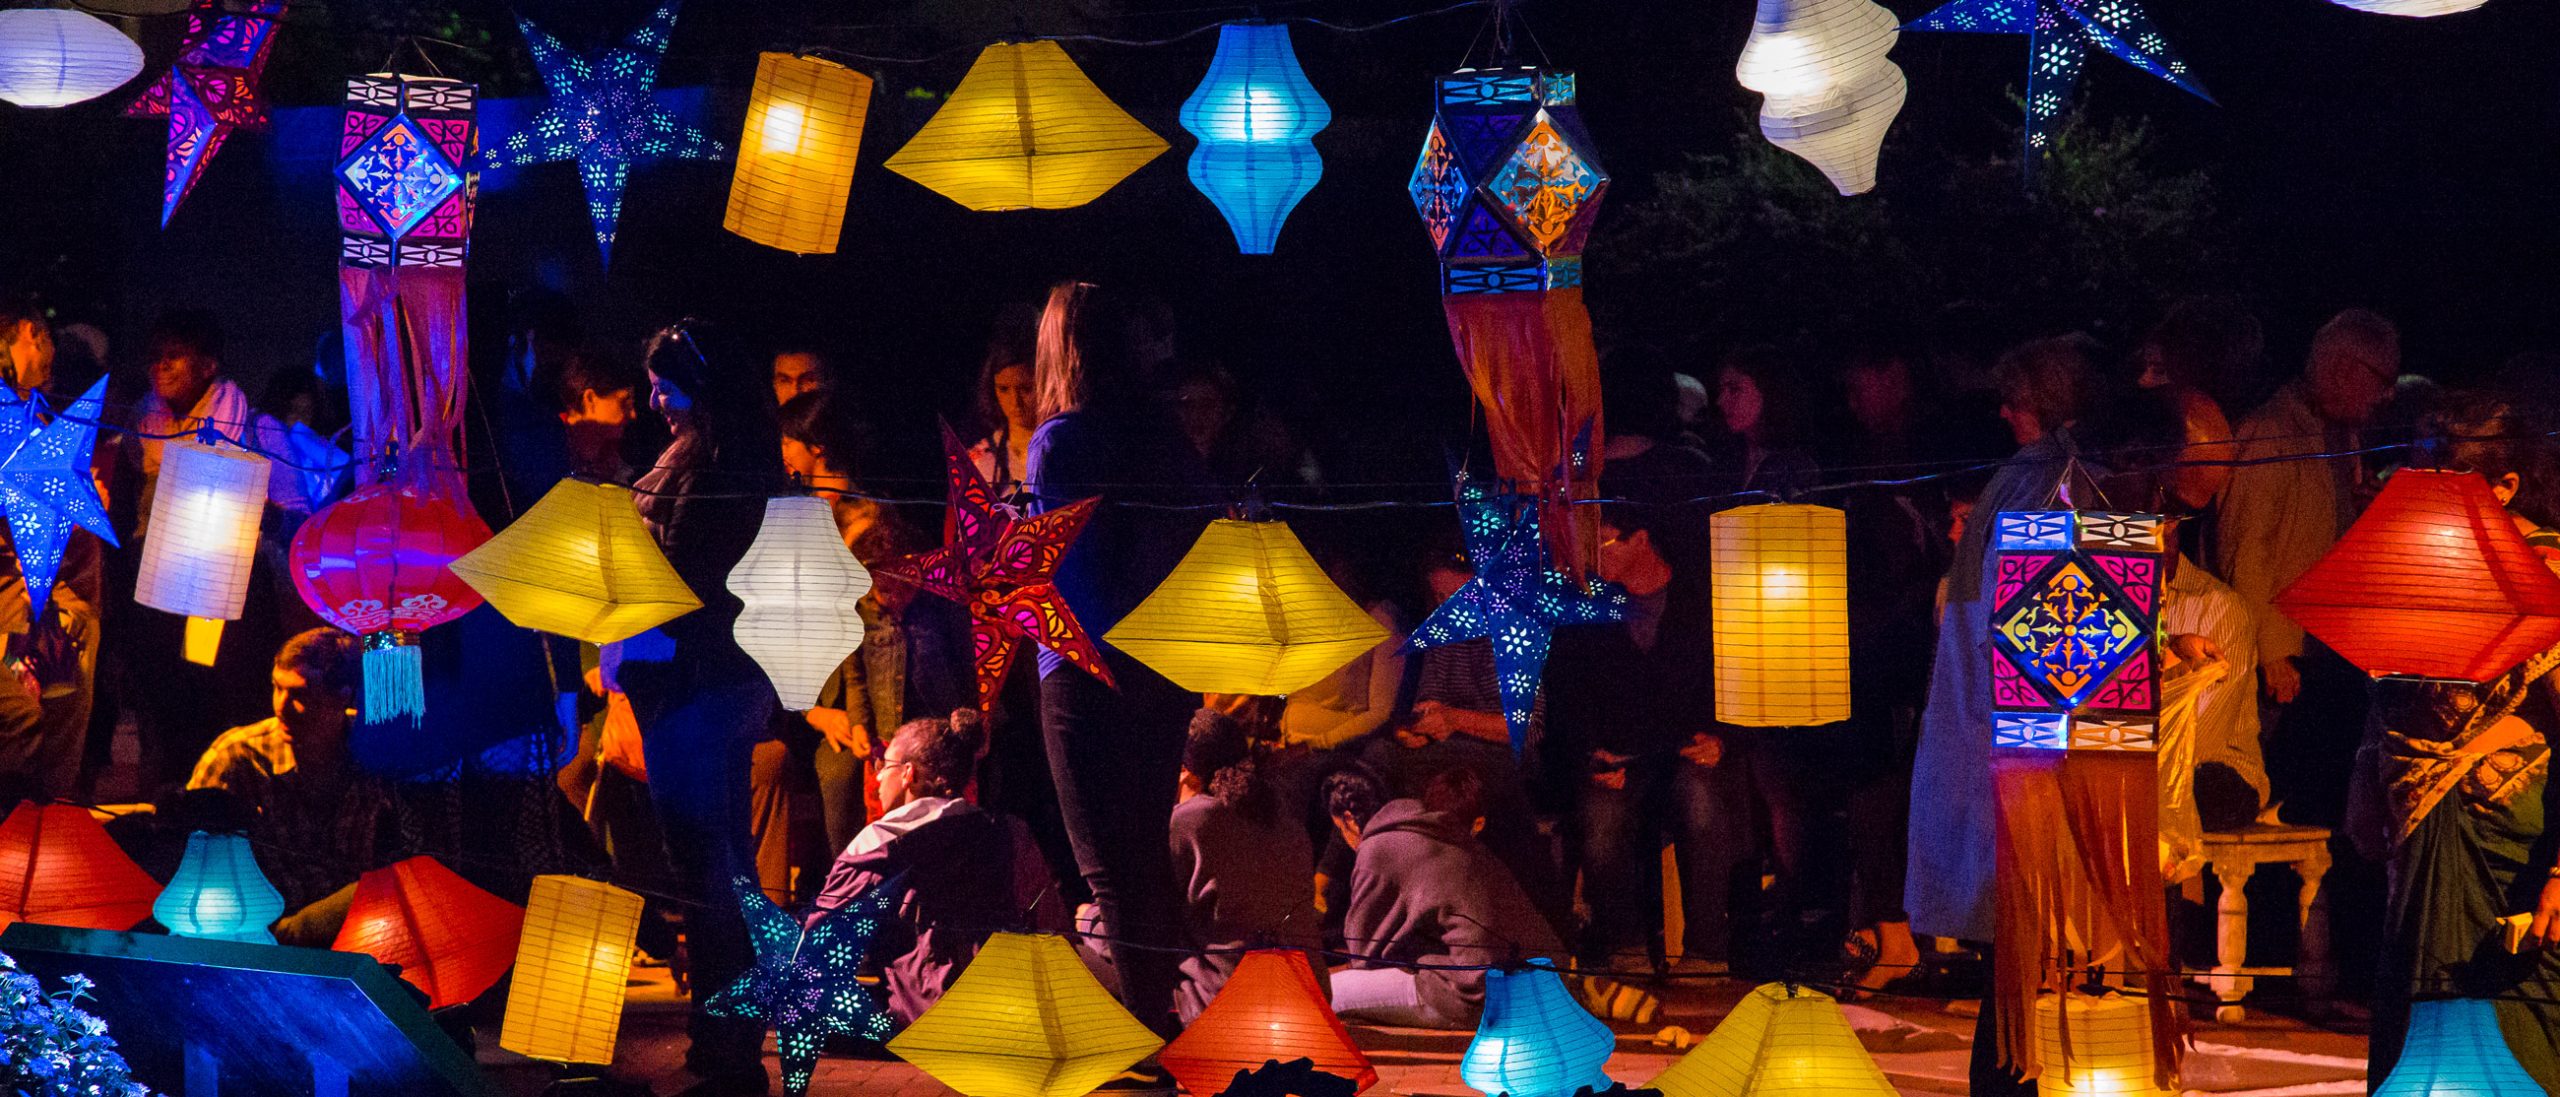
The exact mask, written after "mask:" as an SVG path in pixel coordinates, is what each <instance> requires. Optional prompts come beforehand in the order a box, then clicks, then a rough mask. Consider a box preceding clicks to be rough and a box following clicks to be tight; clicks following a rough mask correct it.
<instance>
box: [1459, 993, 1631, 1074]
mask: <svg viewBox="0 0 2560 1097" xmlns="http://www.w3.org/2000/svg"><path fill="white" fill-rule="evenodd" d="M1530 965H1531V966H1529V967H1527V968H1524V969H1521V970H1519V971H1488V972H1486V973H1485V976H1484V1020H1483V1021H1482V1022H1480V1023H1478V1024H1477V1026H1476V1038H1475V1042H1473V1043H1470V1044H1468V1045H1467V1054H1466V1058H1464V1059H1462V1060H1460V1061H1459V1063H1458V1077H1459V1079H1460V1080H1462V1081H1464V1082H1466V1084H1467V1086H1468V1087H1469V1088H1471V1089H1476V1090H1481V1091H1483V1092H1484V1093H1485V1094H1486V1097H1501V1095H1503V1094H1509V1095H1510V1097H1572V1095H1573V1094H1574V1093H1575V1092H1576V1091H1578V1090H1581V1089H1583V1088H1585V1087H1588V1088H1590V1089H1593V1090H1603V1089H1607V1088H1609V1085H1610V1082H1609V1076H1608V1075H1606V1074H1603V1073H1601V1070H1600V1068H1601V1067H1602V1066H1604V1065H1606V1064H1607V1063H1608V1062H1609V1053H1610V1052H1612V1051H1615V1050H1617V1047H1618V1037H1617V1036H1616V1034H1614V1033H1611V1032H1610V1031H1609V1026H1608V1025H1605V1024H1602V1023H1601V1022H1600V1019H1599V1018H1597V1017H1594V1016H1592V1015H1591V1011H1589V1010H1586V1009H1584V1008H1582V1003H1580V1002H1576V1001H1574V1000H1573V992H1572V991H1571V990H1568V989H1566V988H1565V985H1564V979H1563V978H1562V977H1561V976H1559V975H1557V974H1556V970H1555V967H1554V966H1553V965H1551V964H1549V963H1547V962H1546V961H1543V960H1533V961H1531V962H1530Z"/></svg>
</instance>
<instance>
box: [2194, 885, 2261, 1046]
mask: <svg viewBox="0 0 2560 1097" xmlns="http://www.w3.org/2000/svg"><path fill="white" fill-rule="evenodd" d="M2257 872H2258V866H2257V865H2254V864H2249V863H2245V862H2243V863H2239V864H2230V865H2223V864H2217V865H2214V866H2213V875H2214V878H2215V879H2217V880H2220V881H2222V898H2221V899H2220V900H2218V901H2216V902H2215V903H2214V908H2213V911H2214V917H2213V946H2214V949H2213V959H2214V965H2213V974H2212V976H2210V977H2209V978H2207V979H2206V980H2205V985H2207V986H2209V987H2211V988H2212V989H2213V994H2214V997H2216V998H2219V999H2221V1000H2222V1005H2221V1006H2220V1007H2218V1008H2216V1009H2215V1010H2214V1011H2213V1019H2214V1020H2216V1021H2221V1022H2223V1023H2225V1024H2229V1023H2232V1022H2235V1021H2238V1020H2240V1019H2241V1018H2242V1017H2244V1016H2246V1013H2245V1012H2244V1011H2243V1010H2242V1009H2241V1008H2240V999H2242V998H2243V997H2246V996H2247V995H2248V993H2249V991H2250V989H2251V987H2253V986H2254V985H2255V983H2256V981H2255V980H2253V979H2251V978H2249V977H2248V976H2246V975H2242V974H2240V969H2241V968H2243V967H2247V966H2248V964H2249V878H2250V877H2252V876H2255V875H2257Z"/></svg>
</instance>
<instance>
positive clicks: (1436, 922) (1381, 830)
mask: <svg viewBox="0 0 2560 1097" xmlns="http://www.w3.org/2000/svg"><path fill="white" fill-rule="evenodd" d="M1475 784H1476V782H1475V779H1474V776H1473V775H1472V774H1471V773H1469V772H1468V771H1467V770H1465V769H1462V768H1453V769H1448V770H1443V771H1441V772H1439V773H1436V774H1433V775H1432V776H1431V778H1430V779H1429V780H1428V781H1426V782H1425V785H1424V792H1423V797H1422V799H1419V800H1392V801H1389V802H1388V803H1387V804H1386V805H1385V806H1383V807H1380V808H1378V809H1377V811H1376V813H1374V814H1372V815H1370V816H1369V817H1367V818H1365V819H1363V818H1358V817H1355V816H1353V815H1351V814H1349V813H1345V814H1343V815H1339V816H1336V817H1335V819H1334V825H1335V826H1336V827H1338V828H1340V829H1341V831H1342V837H1343V841H1345V842H1347V843H1349V844H1350V845H1351V847H1352V849H1353V851H1354V853H1355V857H1356V860H1355V861H1354V862H1353V865H1352V869H1351V905H1350V908H1349V910H1348V911H1346V912H1345V914H1344V917H1343V925H1342V932H1343V938H1344V940H1345V941H1346V942H1347V946H1348V949H1349V951H1351V952H1354V953H1365V954H1367V955H1369V956H1370V957H1372V959H1369V960H1363V961H1358V962H1356V963H1354V964H1353V965H1352V967H1351V969H1349V970H1344V971H1337V972H1335V973H1334V975H1333V1008H1334V1010H1335V1012H1338V1013H1340V1014H1342V1015H1343V1016H1344V1017H1345V1018H1347V1019H1352V1020H1360V1021H1366V1022H1370V1023H1373V1024H1389V1025H1412V1026H1419V1027H1425V1028H1450V1029H1468V1028H1474V1027H1475V1025H1476V1021H1477V1019H1478V1016H1479V1015H1480V1014H1481V1013H1482V1012H1483V1009H1484V972H1482V971H1452V970H1445V969H1442V968H1438V967H1434V966H1431V965H1469V964H1508V963H1517V962H1520V961H1524V960H1528V959H1532V958H1537V957H1545V958H1548V959H1556V958H1558V954H1559V953H1561V952H1562V950H1563V945H1562V943H1561V942H1560V941H1558V940H1557V938H1556V932H1555V929H1554V927H1552V926H1550V925H1548V924H1547V921H1546V919H1545V918H1543V917H1541V916H1540V915H1539V914H1538V910H1537V907H1535V906H1534V905H1532V904H1531V903H1530V901H1529V896H1528V895H1527V894H1526V893H1524V892H1522V891H1521V890H1520V884H1519V881H1517V880H1515V879H1513V878H1512V875H1511V872H1510V870H1509V869H1506V868H1504V867H1503V864H1502V861H1501V860H1500V859H1498V858H1496V857H1494V856H1493V854H1491V853H1489V852H1487V851H1486V850H1485V847H1484V845H1483V844H1482V843H1480V842H1478V841H1477V840H1476V837H1475V829H1476V819H1477V813H1476V811H1475V810H1474V808H1473V805H1474V804H1475V803H1477V802H1478V800H1479V797H1480V795H1481V794H1480V793H1479V792H1478V790H1477V789H1476V788H1475ZM1390 964H1421V965H1424V966H1423V967H1422V968H1420V969H1419V970H1417V969H1414V968H1406V967H1394V966H1387V965H1390Z"/></svg>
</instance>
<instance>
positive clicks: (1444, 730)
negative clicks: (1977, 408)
mask: <svg viewBox="0 0 2560 1097" xmlns="http://www.w3.org/2000/svg"><path fill="white" fill-rule="evenodd" d="M1413 715H1414V720H1413V730H1414V733H1415V734H1417V735H1420V736H1422V737H1423V738H1425V739H1428V740H1430V741H1432V742H1434V743H1437V742H1439V741H1440V740H1442V739H1446V738H1448V737H1449V733H1451V732H1453V731H1456V730H1458V728H1457V724H1456V723H1455V722H1454V721H1453V720H1451V718H1450V716H1449V709H1448V706H1446V705H1443V704H1441V703H1440V702H1438V701H1424V702H1422V703H1420V704H1417V705H1415V706H1413Z"/></svg>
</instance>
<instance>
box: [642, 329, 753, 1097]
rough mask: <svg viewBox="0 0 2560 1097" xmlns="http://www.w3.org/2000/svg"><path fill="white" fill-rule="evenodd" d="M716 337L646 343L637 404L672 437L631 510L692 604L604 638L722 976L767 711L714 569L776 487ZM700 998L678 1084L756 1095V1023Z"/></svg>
mask: <svg viewBox="0 0 2560 1097" xmlns="http://www.w3.org/2000/svg"><path fill="white" fill-rule="evenodd" d="M726 336H727V333H726V332H724V331H721V330H718V329H715V328H712V327H710V326H709V325H705V324H701V323H696V322H691V321H687V322H684V323H679V324H676V325H674V326H672V327H669V328H667V329H665V330H663V331H660V332H659V333H658V334H657V335H655V336H654V337H652V338H651V339H650V341H649V347H648V352H647V354H646V356H645V361H646V362H647V364H648V369H649V402H650V404H651V406H653V407H655V408H656V409H657V410H658V413H659V414H660V415H663V416H665V417H666V420H667V424H668V426H669V427H670V428H671V429H672V430H673V431H674V432H675V441H674V442H673V443H672V444H670V445H669V446H668V447H667V450H666V452H665V453H662V454H660V455H659V457H658V462H657V465H656V467H654V468H652V469H650V470H649V472H648V474H647V475H645V476H642V477H641V478H640V482H639V484H638V485H637V489H636V490H637V491H638V493H639V495H640V513H641V517H643V518H644V519H646V520H647V521H648V524H649V531H650V533H651V534H652V535H654V536H655V537H656V538H657V541H658V546H659V547H660V548H662V549H664V550H665V551H666V554H667V560H668V562H669V563H671V564H673V565H675V570H676V574H677V575H679V576H682V577H683V579H684V581H685V585H686V586H688V587H691V588H692V589H693V591H694V593H695V594H696V595H698V596H700V597H701V599H702V601H703V607H702V608H701V609H698V610H695V611H693V612H691V613H688V614H685V615H684V616H682V617H678V618H676V619H675V620H673V621H669V622H667V623H666V624H665V625H662V626H660V627H658V628H655V629H651V630H649V631H648V632H644V633H641V634H640V635H638V636H635V637H632V638H631V639H629V640H625V641H623V642H622V643H621V644H620V645H617V646H618V647H619V648H620V652H619V656H620V662H619V665H618V667H617V669H616V671H615V674H614V678H615V680H616V682H617V684H619V685H620V686H621V687H622V690H623V692H624V693H625V694H626V695H627V696H629V697H630V699H631V711H632V715H633V716H634V717H635V718H636V719H637V720H638V723H639V728H640V733H641V743H642V752H643V757H644V758H645V760H646V762H647V765H648V769H649V795H650V799H651V801H652V802H654V803H655V804H656V806H657V809H658V823H659V826H660V828H661V829H662V830H663V831H664V832H665V835H666V841H667V853H668V856H669V858H670V859H671V860H672V861H673V862H674V864H675V869H676V873H677V875H678V877H679V878H680V879H682V880H683V881H684V883H685V885H686V886H687V887H688V888H689V889H690V890H691V891H692V893H693V894H694V895H695V896H696V897H697V898H699V899H701V900H703V902H702V904H701V905H700V906H699V907H697V908H695V910H694V912H693V916H692V917H691V918H690V919H689V921H688V923H687V926H686V933H687V938H688V943H689V945H690V948H691V952H692V958H693V979H694V981H695V983H696V984H697V985H699V986H705V987H722V986H727V985H728V984H729V982H730V981H731V980H733V979H735V978H737V976H738V975H739V974H740V973H741V972H743V971H745V970H746V968H747V965H748V964H749V962H750V960H751V957H750V955H749V951H748V944H747V932H746V924H745V922H744V920H743V916H742V915H741V914H740V913H739V911H738V907H737V905H736V904H735V903H731V902H728V901H726V897H727V896H728V895H729V894H730V890H729V889H730V881H731V880H733V879H735V878H736V876H737V874H738V873H740V872H741V871H746V870H749V869H751V868H752V867H753V865H754V863H755V862H754V854H753V851H752V850H751V849H750V848H749V846H748V834H749V817H748V770H749V766H750V759H751V755H752V754H753V752H754V750H755V743H756V740H757V739H759V738H761V737H762V736H763V735H764V733H765V730H766V727H767V725H768V724H769V723H770V722H771V720H772V718H773V713H774V712H775V710H776V709H777V708H778V702H777V701H776V700H775V698H774V694H773V684H772V683H771V682H770V681H768V680H767V679H766V678H765V674H764V671H763V670H761V669H759V668H758V667H757V666H756V664H755V661H754V660H752V659H749V658H748V657H747V653H746V652H745V651H744V650H741V649H740V648H739V647H738V641H737V639H736V637H735V636H734V635H733V633H732V630H733V629H734V627H735V626H736V624H737V620H738V612H739V609H740V608H741V607H740V604H739V602H738V598H737V596H736V595H734V594H731V593H729V585H728V582H727V579H728V576H729V570H730V569H731V568H733V567H735V566H736V565H737V563H738V559H739V558H740V557H742V556H745V555H746V552H747V548H748V546H749V545H751V544H752V543H753V542H754V540H755V536H756V531H757V529H758V528H759V527H760V526H761V525H762V524H763V521H764V499H763V497H764V496H766V495H769V494H772V493H775V492H778V491H781V490H782V489H783V487H784V481H783V477H782V460H781V453H782V439H781V437H780V432H779V431H777V430H776V429H775V426H774V418H773V412H772V408H771V406H770V405H768V404H767V403H766V401H767V400H768V399H770V398H771V395H772V394H771V392H770V391H769V389H768V386H767V385H766V383H765V382H766V378H765V377H764V375H763V373H762V372H761V371H759V370H757V369H756V368H755V367H754V364H753V363H754V362H755V358H754V357H752V356H751V355H748V354H746V353H744V352H742V350H741V349H740V348H738V347H737V346H735V345H734V344H733V343H731V342H729V341H728V340H727V338H726ZM701 1001H702V999H701V998H700V997H696V998H695V1000H694V1008H693V1013H692V1016H691V1017H690V1018H689V1019H688V1022H687V1025H686V1028H687V1032H688V1035H690V1037H691V1038H692V1045H693V1046H692V1049H691V1050H690V1051H688V1052H687V1053H686V1056H685V1069H686V1070H689V1071H691V1072H693V1073H694V1074H696V1075H699V1076H700V1077H701V1078H702V1081H701V1082H700V1083H699V1084H697V1085H695V1086H694V1087H693V1088H691V1089H688V1090H685V1091H684V1092H686V1093H688V1094H696V1095H700V1097H714V1095H719V1094H733V1093H734V1094H746V1093H755V1094H761V1093H763V1092H764V1091H765V1073H764V1059H763V1052H762V1048H763V1044H764V1026H763V1024H762V1023H761V1022H758V1021H753V1020H741V1019H739V1018H728V1017H714V1016H711V1015H710V1014H708V1013H706V1012H704V1011H703V1009H702V1006H701Z"/></svg>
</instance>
